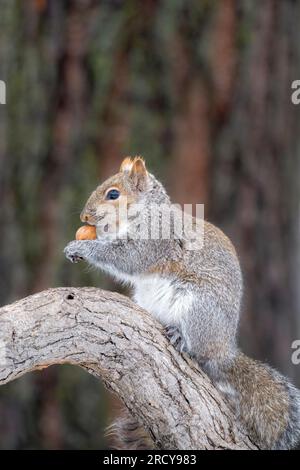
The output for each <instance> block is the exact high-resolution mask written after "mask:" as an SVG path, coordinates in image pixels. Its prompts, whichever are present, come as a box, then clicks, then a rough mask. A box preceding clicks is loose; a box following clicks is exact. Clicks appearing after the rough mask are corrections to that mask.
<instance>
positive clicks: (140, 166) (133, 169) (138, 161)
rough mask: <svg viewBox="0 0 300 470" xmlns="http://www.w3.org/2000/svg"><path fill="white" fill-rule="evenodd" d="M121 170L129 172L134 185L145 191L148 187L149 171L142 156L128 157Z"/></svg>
mask: <svg viewBox="0 0 300 470" xmlns="http://www.w3.org/2000/svg"><path fill="white" fill-rule="evenodd" d="M120 171H121V172H123V173H127V174H128V177H129V178H130V179H131V180H132V182H133V184H134V186H135V187H136V188H137V189H139V190H140V191H143V190H145V189H146V187H147V182H148V172H147V169H146V165H145V162H144V160H143V159H142V158H141V157H134V158H133V159H132V158H130V157H126V158H125V159H124V160H123V162H122V164H121V167H120Z"/></svg>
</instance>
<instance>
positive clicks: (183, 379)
mask: <svg viewBox="0 0 300 470" xmlns="http://www.w3.org/2000/svg"><path fill="white" fill-rule="evenodd" d="M62 363H69V364H77V365H79V366H81V367H83V368H84V369H86V370H87V371H88V372H90V373H92V374H93V375H95V376H96V377H99V378H101V379H102V380H103V381H104V383H105V385H106V386H107V387H108V388H109V389H111V390H112V391H114V392H115V393H116V394H117V395H118V396H119V397H120V398H121V400H122V401H123V402H124V403H125V405H126V406H127V407H128V408H129V410H130V412H131V413H132V414H133V415H134V416H135V417H136V418H137V419H138V420H139V421H140V423H141V424H142V425H144V426H145V428H146V429H147V430H148V431H149V432H150V435H151V436H152V437H153V440H154V441H155V444H156V446H157V447H158V448H164V449H255V448H256V447H255V445H254V444H253V443H252V442H251V441H250V439H249V437H248V436H246V435H245V434H244V433H243V432H242V431H241V430H239V429H238V427H237V425H236V423H235V419H234V416H233V415H232V413H231V411H230V410H229V408H228V407H227V405H226V403H225V402H224V401H223V399H222V398H221V396H220V395H219V393H218V392H217V390H215V388H214V387H213V385H212V384H211V382H210V380H209V379H208V378H207V376H206V375H205V374H204V373H203V372H202V371H201V370H200V369H199V368H198V367H197V365H196V364H195V363H194V362H193V361H191V360H190V359H189V358H188V357H187V356H186V355H180V354H179V353H177V351H175V349H174V348H173V347H172V346H171V345H170V344H169V342H168V341H167V339H166V338H165V337H164V335H163V334H162V327H161V325H160V324H158V323H157V322H156V321H155V320H154V319H153V318H151V317H150V315H149V314H148V313H147V312H145V311H143V310H142V309H141V308H139V307H138V306H137V305H136V304H134V303H133V302H132V301H131V300H130V299H128V298H127V297H124V296H122V295H119V294H116V293H111V292H106V291H103V290H100V289H96V288H77V289H76V288H58V289H50V290H47V291H43V292H40V293H39V294H35V295H32V296H30V297H26V298H25V299H23V300H20V301H17V302H15V303H13V304H11V305H7V306H5V307H2V308H1V309H0V384H5V383H7V382H10V381H12V380H14V379H16V378H17V377H20V376H21V375H23V374H25V373H26V372H30V371H33V370H35V369H39V368H43V367H47V366H50V365H52V364H62Z"/></svg>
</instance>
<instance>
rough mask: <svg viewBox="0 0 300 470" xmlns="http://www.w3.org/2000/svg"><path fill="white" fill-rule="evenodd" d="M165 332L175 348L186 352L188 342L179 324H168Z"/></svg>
mask: <svg viewBox="0 0 300 470" xmlns="http://www.w3.org/2000/svg"><path fill="white" fill-rule="evenodd" d="M165 334H166V337H167V338H168V340H169V341H170V343H171V344H172V345H173V346H174V348H175V349H177V351H179V352H185V351H186V350H187V349H186V343H185V341H184V339H183V337H182V334H181V331H180V330H179V328H177V326H167V327H166V328H165Z"/></svg>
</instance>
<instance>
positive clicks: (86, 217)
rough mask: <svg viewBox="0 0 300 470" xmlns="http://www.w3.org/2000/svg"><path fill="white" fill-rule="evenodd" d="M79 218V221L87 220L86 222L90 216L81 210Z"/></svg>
mask: <svg viewBox="0 0 300 470" xmlns="http://www.w3.org/2000/svg"><path fill="white" fill-rule="evenodd" d="M80 220H81V222H87V223H88V222H90V220H91V216H90V215H89V214H87V213H86V212H81V214H80Z"/></svg>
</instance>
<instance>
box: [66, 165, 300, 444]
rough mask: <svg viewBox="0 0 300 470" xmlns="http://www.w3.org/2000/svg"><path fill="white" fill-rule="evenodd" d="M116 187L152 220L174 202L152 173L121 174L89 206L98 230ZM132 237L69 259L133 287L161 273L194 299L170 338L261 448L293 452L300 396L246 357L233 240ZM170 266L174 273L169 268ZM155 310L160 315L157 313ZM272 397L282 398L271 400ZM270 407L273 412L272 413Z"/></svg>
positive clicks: (84, 244)
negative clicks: (101, 210)
mask: <svg viewBox="0 0 300 470" xmlns="http://www.w3.org/2000/svg"><path fill="white" fill-rule="evenodd" d="M118 182H121V183H122V187H124V188H126V191H127V193H129V194H130V195H131V196H134V197H135V198H136V200H137V201H138V202H139V203H142V204H143V211H142V213H141V214H140V215H139V217H141V219H143V220H149V217H150V213H149V210H148V207H149V205H150V203H153V202H157V203H164V204H169V205H170V204H171V203H170V201H169V198H168V196H167V194H166V191H165V190H164V188H163V186H162V185H161V183H159V182H158V181H157V180H156V179H155V177H154V176H153V175H150V174H149V173H145V174H144V175H140V174H138V175H134V178H133V176H132V175H131V174H130V173H129V172H127V173H126V172H120V173H118V174H117V175H115V176H114V177H112V178H111V179H110V180H108V181H106V182H105V183H103V185H102V186H100V187H99V188H98V189H97V190H96V192H95V193H93V195H92V196H91V198H90V199H89V200H88V202H87V204H86V207H85V209H84V211H83V214H90V215H92V217H93V219H92V221H93V223H94V224H95V225H96V226H97V223H98V220H97V217H96V215H95V214H96V209H95V208H96V207H97V204H101V203H102V202H103V201H102V200H101V194H103V191H104V189H105V188H106V187H109V185H111V184H116V183H118ZM140 188H142V190H141V189H140ZM170 210H171V205H170ZM175 217H176V216H175ZM133 235H134V234H133V233H131V228H130V226H129V228H128V239H126V240H110V239H107V238H106V237H105V236H103V237H100V238H99V239H98V240H92V241H90V240H87V241H86V240H85V241H72V242H71V243H69V244H68V246H67V247H66V248H65V254H66V256H67V258H69V259H70V260H71V261H78V260H79V259H84V260H85V261H87V262H88V263H89V264H91V265H94V266H97V267H99V268H100V269H103V270H104V271H106V272H108V273H109V274H112V275H114V276H116V277H117V278H118V279H119V280H120V281H125V282H129V283H131V284H133V285H135V282H136V280H137V279H139V278H141V277H143V276H145V275H147V273H149V272H152V271H153V270H154V272H156V270H157V272H159V273H160V274H159V275H160V276H161V278H165V279H168V280H169V281H170V283H171V286H172V289H173V292H174V302H175V300H176V299H177V300H178V298H180V296H183V295H186V294H187V293H188V294H190V295H191V299H192V300H191V302H189V303H188V302H187V306H186V310H185V311H184V314H182V315H181V316H179V317H178V318H177V317H176V318H175V316H174V321H171V322H169V323H165V322H164V320H161V318H159V317H158V318H159V319H160V320H161V321H162V322H163V324H164V326H165V327H166V334H167V336H168V337H169V339H170V341H171V342H172V343H173V344H174V345H175V346H176V347H177V348H178V349H179V350H180V351H183V350H186V351H187V352H188V353H189V354H190V355H191V356H192V357H194V358H195V359H196V360H197V361H198V362H199V363H200V365H201V366H202V367H203V368H204V370H205V371H206V372H207V373H208V374H209V375H210V377H211V378H212V380H213V381H214V383H215V385H216V387H218V388H219V390H220V391H221V392H222V393H223V394H224V395H225V396H226V398H227V399H228V400H229V402H230V403H231V404H232V407H233V409H234V410H235V412H236V414H237V417H238V418H239V419H240V421H241V423H242V424H243V425H244V426H245V428H246V430H247V432H248V433H249V435H250V436H252V438H253V440H255V441H256V443H257V444H258V445H259V446H260V447H261V448H276V449H283V448H284V449H287V448H292V447H294V446H295V445H297V443H298V442H299V438H300V419H299V417H300V393H299V391H298V390H297V389H296V388H294V387H293V386H292V385H291V384H290V383H289V382H288V381H287V379H285V378H284V377H282V376H281V375H280V374H278V373H277V372H276V371H273V370H272V369H271V368H269V367H268V366H262V365H261V364H260V363H257V362H255V361H253V360H251V359H250V358H246V357H245V356H244V355H243V354H242V353H240V352H239V350H238V347H237V341H236V334H237V328H238V322H239V315H240V308H241V299H242V293H243V281H242V274H241V269H240V264H239V261H238V257H237V255H236V252H235V250H234V248H233V246H232V244H231V242H230V241H229V240H228V238H227V237H226V236H225V235H224V234H223V233H222V232H221V231H220V230H219V229H217V228H216V227H214V226H213V225H211V224H209V223H207V222H205V225H204V246H203V248H202V247H201V245H200V244H199V249H195V250H188V249H187V243H188V240H187V239H186V238H184V237H182V238H181V239H180V240H177V239H170V240H165V239H162V238H160V239H158V240H136V239H135V237H134V236H133ZM167 266H171V268H170V269H169V270H168V269H167V268H166V267H167ZM172 267H173V268H172ZM174 305H175V304H174ZM150 313H152V314H153V315H155V316H157V315H156V312H155V311H153V312H151V311H150ZM260 377H261V379H260ZM254 378H255V379H256V380H257V378H258V383H259V384H261V391H260V394H259V395H258V394H257V395H256V394H253V396H249V394H247V390H246V389H247V388H248V385H251V384H252V383H253V380H254ZM260 380H261V381H260ZM258 388H260V387H258ZM274 390H275V391H274ZM273 393H274V394H275V395H276V396H274V397H273V395H272V394H273ZM272 400H274V407H273V408H274V410H273V408H272V406H273V402H272ZM287 407H288V411H286V408H287ZM270 409H271V410H273V411H271V415H270ZM285 411H286V413H287V414H288V420H287V422H286V423H285V421H284V420H283V418H282V422H281V421H280V419H279V418H278V416H277V414H279V415H282V416H283V415H284V413H285ZM272 413H273V414H272Z"/></svg>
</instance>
